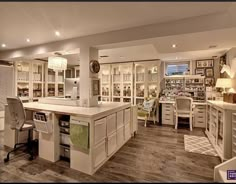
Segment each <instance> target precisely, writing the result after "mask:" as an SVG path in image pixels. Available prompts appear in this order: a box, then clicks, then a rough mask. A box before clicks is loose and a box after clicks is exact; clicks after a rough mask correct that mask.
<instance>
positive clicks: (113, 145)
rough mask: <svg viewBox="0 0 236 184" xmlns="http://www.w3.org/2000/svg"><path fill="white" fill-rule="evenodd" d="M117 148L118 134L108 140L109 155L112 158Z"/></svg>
mask: <svg viewBox="0 0 236 184" xmlns="http://www.w3.org/2000/svg"><path fill="white" fill-rule="evenodd" d="M116 147H117V142H116V132H115V133H113V134H112V135H110V136H109V137H108V138H107V155H108V156H110V155H111V154H112V153H113V152H114V151H115V150H116Z"/></svg>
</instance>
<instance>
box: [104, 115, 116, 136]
mask: <svg viewBox="0 0 236 184" xmlns="http://www.w3.org/2000/svg"><path fill="white" fill-rule="evenodd" d="M106 119H107V120H106V122H107V135H108V136H109V135H111V134H112V133H114V132H115V131H116V114H115V113H114V114H112V115H110V116H107V118H106Z"/></svg>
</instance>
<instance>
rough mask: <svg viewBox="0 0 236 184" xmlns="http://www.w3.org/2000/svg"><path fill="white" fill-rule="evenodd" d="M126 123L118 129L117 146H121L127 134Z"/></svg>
mask: <svg viewBox="0 0 236 184" xmlns="http://www.w3.org/2000/svg"><path fill="white" fill-rule="evenodd" d="M124 130H125V129H124V125H123V126H121V127H120V128H118V129H117V146H121V145H122V144H123V143H124V140H125V135H124V133H125V132H124Z"/></svg>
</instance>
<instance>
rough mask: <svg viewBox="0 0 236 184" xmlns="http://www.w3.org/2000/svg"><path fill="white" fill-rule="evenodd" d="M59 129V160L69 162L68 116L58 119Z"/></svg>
mask: <svg viewBox="0 0 236 184" xmlns="http://www.w3.org/2000/svg"><path fill="white" fill-rule="evenodd" d="M59 128H60V159H62V160H66V161H70V116H69V115H62V116H61V117H60V118H59Z"/></svg>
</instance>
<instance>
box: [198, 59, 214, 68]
mask: <svg viewBox="0 0 236 184" xmlns="http://www.w3.org/2000/svg"><path fill="white" fill-rule="evenodd" d="M213 66H214V60H213V59H204V60H197V61H196V68H207V67H213Z"/></svg>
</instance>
